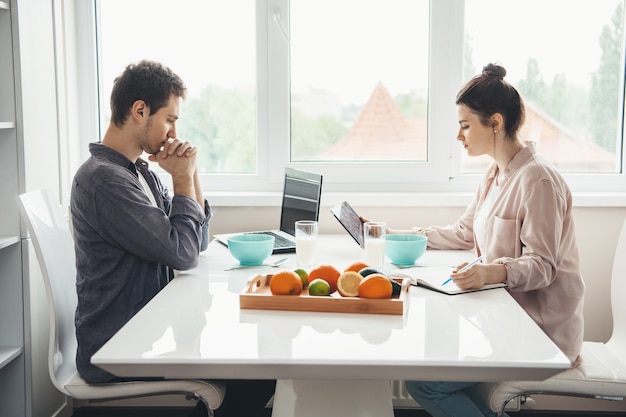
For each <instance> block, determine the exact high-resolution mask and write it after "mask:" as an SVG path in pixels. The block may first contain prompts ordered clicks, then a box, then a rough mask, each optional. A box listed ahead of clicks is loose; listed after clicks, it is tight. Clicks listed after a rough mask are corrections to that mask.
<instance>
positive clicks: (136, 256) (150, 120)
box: [70, 61, 275, 416]
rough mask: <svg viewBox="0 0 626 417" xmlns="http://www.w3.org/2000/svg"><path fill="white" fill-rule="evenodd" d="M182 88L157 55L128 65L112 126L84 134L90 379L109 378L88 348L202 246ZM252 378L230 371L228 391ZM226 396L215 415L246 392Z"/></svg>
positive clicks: (190, 263)
mask: <svg viewBox="0 0 626 417" xmlns="http://www.w3.org/2000/svg"><path fill="white" fill-rule="evenodd" d="M185 94H186V87H185V85H184V83H183V82H182V80H181V79H180V78H179V77H178V76H177V75H176V74H174V73H173V72H172V71H171V70H170V69H169V68H167V67H164V66H162V65H161V64H159V63H156V62H151V61H141V62H139V63H137V64H131V65H129V66H128V67H126V69H125V71H124V72H123V73H122V74H121V75H120V76H119V77H117V78H116V79H115V81H114V86H113V91H112V93H111V121H110V124H109V127H108V129H107V131H106V133H105V135H104V137H103V138H102V141H101V142H100V143H92V144H90V146H89V151H90V153H91V157H90V158H89V159H88V160H87V161H85V162H84V163H83V165H82V166H81V167H80V168H79V170H78V171H77V172H76V175H75V178H74V182H73V184H72V193H71V194H72V195H71V203H70V207H71V218H72V226H73V230H74V239H75V250H76V269H77V276H76V289H77V293H78V307H77V310H76V317H75V323H76V336H77V339H78V351H77V356H76V364H77V368H78V372H79V373H80V375H81V376H82V377H83V378H84V379H85V380H86V381H87V382H90V383H98V382H106V381H112V380H115V376H114V375H112V374H110V373H108V372H106V371H104V370H102V369H100V368H98V367H97V366H94V365H92V364H91V362H90V359H91V356H92V355H93V354H94V353H95V352H96V351H97V350H98V349H99V348H100V347H101V346H102V345H103V344H104V343H105V342H106V341H107V340H108V339H109V338H111V336H113V334H115V333H116V332H117V331H118V330H119V329H120V328H121V327H122V326H123V325H124V324H125V323H126V322H127V321H128V320H129V319H130V318H131V317H133V316H134V315H135V314H136V313H137V312H138V311H139V310H140V309H141V308H142V307H143V306H145V305H146V303H148V301H150V299H151V298H152V297H154V295H156V294H157V293H158V292H159V291H160V290H161V289H162V288H163V287H164V286H165V285H167V283H168V282H169V280H171V279H172V278H173V277H174V270H186V269H191V268H194V267H195V266H196V265H197V263H198V256H199V254H200V251H201V250H203V249H205V248H206V244H207V241H208V239H207V235H208V221H209V219H210V217H211V209H210V206H209V204H208V202H206V200H205V199H204V197H203V194H202V190H201V187H200V181H199V176H198V169H197V166H196V153H197V150H196V148H195V147H193V146H191V145H190V144H189V143H188V142H184V141H182V140H180V139H178V138H177V137H176V122H177V120H178V118H179V113H180V100H181V99H184V98H185ZM143 152H145V153H147V154H149V156H148V159H149V160H150V161H152V162H155V163H158V164H159V166H160V167H161V168H162V169H163V170H164V171H165V172H167V173H168V174H169V175H171V178H172V184H173V193H174V195H173V197H170V195H169V192H168V190H167V188H166V187H165V186H164V185H163V183H162V182H161V181H160V179H159V177H158V176H157V175H156V174H155V173H154V172H153V171H151V170H150V169H149V168H148V163H147V162H146V161H144V160H142V159H141V158H140V156H141V154H142V153H143ZM175 309H176V306H172V310H173V313H174V312H175ZM239 382H241V384H239ZM255 383H256V381H232V382H231V383H229V386H228V391H232V392H233V393H238V392H239V391H240V390H238V386H241V387H245V390H246V391H247V390H248V389H256V388H257V387H255ZM274 384H275V382H274V381H259V384H257V385H259V386H261V385H262V389H261V393H262V395H261V396H260V397H259V398H258V399H257V403H258V404H256V403H250V402H249V401H246V400H243V402H245V403H246V404H247V408H249V409H250V408H252V407H255V408H257V409H258V408H260V407H262V406H264V405H265V402H267V400H268V399H269V398H270V397H271V395H272V394H273V392H274ZM231 385H232V390H231ZM255 394H256V393H255ZM237 395H238V394H235V395H234V396H235V397H236V396H237ZM231 397H232V395H227V397H226V399H225V401H224V404H223V406H222V407H220V410H221V411H222V410H223V412H222V413H216V415H230V414H228V408H229V407H231V404H238V403H241V402H242V401H241V400H240V401H234V400H233V398H231ZM245 412H246V410H243V411H241V410H238V411H237V414H239V415H242V416H243V415H247V414H245ZM233 415H234V414H233ZM250 415H253V414H250Z"/></svg>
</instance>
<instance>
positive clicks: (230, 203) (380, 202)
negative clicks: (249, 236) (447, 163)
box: [204, 191, 626, 207]
mask: <svg viewBox="0 0 626 417" xmlns="http://www.w3.org/2000/svg"><path fill="white" fill-rule="evenodd" d="M204 195H205V197H206V198H207V199H208V200H209V203H210V204H211V205H212V206H214V207H254V206H256V207H264V206H268V207H274V206H280V204H281V195H282V193H281V192H223V191H214V192H205V194H204ZM473 195H474V194H473V193H361V192H360V193H339V192H328V193H323V194H322V206H325V207H332V206H335V205H337V204H340V203H341V202H342V201H347V202H349V203H350V205H353V206H361V207H363V206H365V207H387V206H389V207H464V206H466V205H467V204H469V203H470V201H471V199H472V197H473ZM573 201H574V207H626V193H604V192H603V193H574V194H573Z"/></svg>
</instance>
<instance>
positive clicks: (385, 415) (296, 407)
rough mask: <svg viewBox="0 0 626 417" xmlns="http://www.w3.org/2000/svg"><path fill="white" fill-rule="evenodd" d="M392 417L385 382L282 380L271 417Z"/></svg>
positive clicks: (390, 402)
mask: <svg viewBox="0 0 626 417" xmlns="http://www.w3.org/2000/svg"><path fill="white" fill-rule="evenodd" d="M320 416H324V417H357V416H358V417H393V401H392V395H391V382H390V381H386V380H322V379H319V380H308V379H307V380H304V379H295V380H294V379H286V380H285V379H281V380H278V381H277V383H276V393H275V395H274V405H273V406H272V417H320Z"/></svg>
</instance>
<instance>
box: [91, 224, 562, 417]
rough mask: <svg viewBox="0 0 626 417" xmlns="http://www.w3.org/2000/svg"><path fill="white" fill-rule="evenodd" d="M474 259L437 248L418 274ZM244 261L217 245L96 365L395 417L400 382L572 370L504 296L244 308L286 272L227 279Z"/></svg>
mask: <svg viewBox="0 0 626 417" xmlns="http://www.w3.org/2000/svg"><path fill="white" fill-rule="evenodd" d="M281 256H283V255H274V256H273V257H272V258H274V259H276V258H278V257H281ZM285 256H288V257H289V258H290V260H289V261H288V262H287V263H286V264H284V265H283V266H281V267H280V268H289V269H293V268H295V267H296V266H295V255H293V254H290V255H285ZM472 257H473V254H472V253H469V252H465V251H432V250H429V251H427V253H426V254H425V255H424V256H423V257H422V258H421V259H420V260H418V264H421V265H458V264H459V263H461V262H463V261H468V260H470V259H472ZM362 258H363V253H362V250H361V249H360V248H359V247H358V246H357V245H356V244H355V243H354V241H352V240H351V238H350V237H349V236H347V235H323V236H320V242H319V245H318V262H321V263H331V264H333V265H335V266H337V267H338V268H340V269H343V268H345V267H346V266H347V265H348V264H350V263H351V262H352V261H354V260H358V259H362ZM236 263H237V262H236V260H235V259H234V258H232V257H231V256H230V254H229V252H228V250H227V249H226V248H225V247H224V246H222V245H221V244H220V243H218V242H216V241H214V242H212V243H211V244H210V245H209V249H208V250H207V251H206V252H205V253H203V254H202V255H201V259H200V263H199V266H198V267H197V268H196V269H195V270H193V271H189V272H184V273H182V274H181V275H179V276H178V277H177V278H176V279H174V280H173V281H172V282H171V283H170V284H169V285H168V286H167V287H166V288H165V289H164V290H163V291H161V292H160V293H159V294H158V295H157V296H156V297H155V298H154V299H153V300H152V301H150V303H148V305H147V306H146V307H145V308H144V309H143V310H141V311H140V312H139V313H138V314H137V315H136V316H135V317H134V318H133V319H132V320H131V321H130V322H128V323H127V325H126V326H124V327H123V328H122V329H121V330H120V331H119V332H118V333H117V334H116V335H115V336H113V338H112V339H111V340H110V341H109V342H107V344H106V345H105V346H104V347H103V348H102V349H101V350H100V351H99V352H97V353H96V354H95V355H94V357H93V358H92V362H93V363H95V364H97V365H99V366H101V367H102V368H104V369H106V370H108V371H109V372H111V373H113V374H115V375H118V376H120V377H166V378H204V379H218V378H258V379H277V380H278V383H277V391H276V395H275V398H274V405H273V412H272V415H273V416H274V417H282V416H298V417H301V416H314V415H315V416H325V417H333V416H337V417H346V416H372V417H374V416H376V417H385V416H387V417H393V408H392V394H391V388H390V384H389V381H390V380H411V379H421V380H458V381H496V380H501V379H529V380H533V379H545V378H547V377H550V376H552V375H554V374H556V373H558V372H560V371H562V370H564V369H566V368H568V367H569V360H568V359H567V358H566V357H565V355H564V354H563V353H562V352H561V351H560V350H559V349H558V348H557V347H556V346H555V345H554V343H552V341H551V340H550V339H549V338H548V337H547V336H546V335H545V334H544V333H543V332H542V331H541V330H540V329H539V327H538V326H537V325H536V324H535V323H534V322H533V321H532V320H531V319H530V317H529V316H528V315H527V314H526V313H525V312H524V311H523V310H522V309H521V308H520V307H519V306H518V304H517V303H516V302H515V301H514V300H513V298H511V296H510V295H509V294H508V292H507V291H506V290H504V289H497V290H489V291H482V292H476V293H470V294H463V295H456V296H448V295H443V294H439V293H436V292H432V291H429V290H425V289H422V288H416V287H412V288H411V289H410V292H409V307H408V311H407V313H406V314H405V315H404V316H393V315H372V314H345V313H309V312H293V311H264V310H240V309H239V293H240V292H241V291H242V290H244V288H245V286H246V283H247V281H248V279H249V278H251V277H252V276H254V275H255V274H258V273H266V272H270V271H276V270H275V269H272V268H269V267H258V268H251V269H241V270H233V271H228V272H226V271H224V268H225V267H227V266H231V265H233V264H236ZM388 266H389V267H390V269H391V268H392V267H391V266H390V265H388ZM418 270H419V268H415V269H413V271H418ZM405 272H406V271H405Z"/></svg>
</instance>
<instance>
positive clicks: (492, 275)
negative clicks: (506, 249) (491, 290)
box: [450, 257, 506, 290]
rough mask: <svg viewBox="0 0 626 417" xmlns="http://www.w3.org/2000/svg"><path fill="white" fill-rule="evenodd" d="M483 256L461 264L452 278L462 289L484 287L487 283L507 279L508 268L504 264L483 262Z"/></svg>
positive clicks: (451, 275)
mask: <svg viewBox="0 0 626 417" xmlns="http://www.w3.org/2000/svg"><path fill="white" fill-rule="evenodd" d="M481 260H482V257H479V258H477V259H475V260H474V261H472V262H469V263H467V262H466V263H463V264H461V265H459V266H458V267H457V268H456V269H455V270H454V271H453V272H452V274H450V278H451V279H452V280H453V281H454V283H455V284H456V286H457V287H459V288H460V289H462V290H469V289H477V288H482V287H483V286H485V285H487V284H497V283H501V282H504V281H506V268H505V267H504V265H502V264H482V263H480V262H481Z"/></svg>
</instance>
